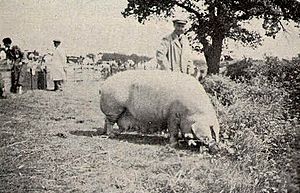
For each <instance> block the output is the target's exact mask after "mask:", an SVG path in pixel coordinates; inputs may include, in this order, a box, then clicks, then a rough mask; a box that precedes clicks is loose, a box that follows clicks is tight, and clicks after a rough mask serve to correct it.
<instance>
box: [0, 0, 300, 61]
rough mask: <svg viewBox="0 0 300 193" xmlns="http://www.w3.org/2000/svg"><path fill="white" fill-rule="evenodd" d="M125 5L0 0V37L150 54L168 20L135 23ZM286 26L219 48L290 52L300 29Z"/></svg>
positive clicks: (252, 53) (296, 47)
mask: <svg viewBox="0 0 300 193" xmlns="http://www.w3.org/2000/svg"><path fill="white" fill-rule="evenodd" d="M126 5H127V0H0V18H1V19H0V39H3V38H4V37H11V38H12V40H13V44H16V45H19V46H20V47H21V49H28V50H34V49H36V50H38V51H42V52H46V51H47V50H48V49H51V48H52V47H53V45H52V40H53V39H60V40H61V41H62V46H63V47H64V49H65V51H66V53H67V54H69V55H85V54H87V53H98V52H118V53H124V54H133V53H134V54H138V55H146V56H150V57H153V56H154V55H155V51H156V49H157V47H158V45H159V43H160V40H161V39H162V37H164V36H166V35H168V34H169V33H171V32H172V30H173V25H172V22H171V20H170V19H169V20H167V21H165V20H158V19H152V20H150V21H147V22H146V23H145V24H140V23H138V22H137V20H135V19H134V18H132V17H129V18H124V17H123V16H122V15H121V11H123V10H124V9H125V8H126ZM260 25H261V24H260V23H259V22H254V23H253V24H251V28H253V29H258V30H259V31H260V32H261V33H262V34H263V31H262V30H261V29H260V28H261V27H260ZM286 29H287V31H288V32H286V33H280V34H278V37H277V38H276V39H275V40H274V39H272V38H267V39H266V40H265V41H264V43H263V44H264V45H263V46H261V47H259V48H258V49H256V50H252V49H249V48H244V47H243V46H241V45H239V44H236V43H234V42H230V41H229V49H228V50H224V52H229V51H233V56H235V57H237V58H240V57H243V56H245V57H252V58H262V57H263V56H264V54H265V53H266V54H267V55H275V56H279V57H280V58H282V57H283V58H291V57H292V56H296V55H297V54H298V53H300V37H299V33H300V31H299V28H297V29H295V28H293V27H292V25H289V26H287V27H286ZM1 43H2V42H1ZM199 57H202V58H203V55H200V56H199Z"/></svg>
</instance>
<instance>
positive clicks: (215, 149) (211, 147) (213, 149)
mask: <svg viewBox="0 0 300 193" xmlns="http://www.w3.org/2000/svg"><path fill="white" fill-rule="evenodd" d="M208 151H209V153H210V154H216V153H218V151H219V147H218V145H217V144H215V143H214V144H212V145H209V147H208Z"/></svg>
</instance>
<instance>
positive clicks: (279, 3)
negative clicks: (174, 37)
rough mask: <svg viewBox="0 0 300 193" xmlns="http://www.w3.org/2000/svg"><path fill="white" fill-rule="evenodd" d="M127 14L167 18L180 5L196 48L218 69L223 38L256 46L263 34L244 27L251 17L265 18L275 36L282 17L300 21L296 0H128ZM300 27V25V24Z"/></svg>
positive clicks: (268, 30)
mask: <svg viewBox="0 0 300 193" xmlns="http://www.w3.org/2000/svg"><path fill="white" fill-rule="evenodd" d="M127 1H128V4H127V7H126V8H125V10H124V11H123V12H122V14H123V16H124V17H128V16H134V17H135V18H136V19H137V20H138V21H139V22H140V23H144V22H145V21H147V20H149V19H151V18H152V17H162V18H167V17H171V16H173V15H174V13H175V12H176V10H178V9H177V8H181V9H182V10H183V11H184V12H186V13H188V15H189V16H188V20H189V21H190V23H191V27H190V29H189V33H188V35H189V37H190V39H191V42H192V45H193V47H194V48H195V50H198V51H203V52H204V56H205V58H206V61H207V64H208V67H209V72H210V73H218V71H219V63H220V57H221V52H222V46H223V42H224V39H226V38H229V39H233V40H234V41H237V42H240V43H242V44H243V45H245V46H251V47H253V48H255V47H257V46H258V45H260V44H261V42H262V36H261V35H260V34H259V33H258V32H256V31H252V30H250V29H247V28H245V27H244V25H243V24H244V23H245V22H248V21H250V20H251V19H254V18H258V19H262V20H263V24H262V27H263V28H264V29H265V35H266V36H271V37H273V38H275V37H276V34H277V33H278V32H279V31H280V30H285V28H284V25H283V23H282V21H288V22H289V21H294V22H295V23H296V24H299V23H300V2H299V1H297V0H127ZM298 27H299V26H298Z"/></svg>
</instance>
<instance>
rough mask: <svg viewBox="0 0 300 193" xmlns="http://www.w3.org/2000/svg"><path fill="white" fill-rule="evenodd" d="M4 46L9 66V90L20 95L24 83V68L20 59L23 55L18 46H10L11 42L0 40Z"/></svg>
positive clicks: (7, 39) (5, 39)
mask: <svg viewBox="0 0 300 193" xmlns="http://www.w3.org/2000/svg"><path fill="white" fill-rule="evenodd" d="M2 42H3V44H4V51H5V53H6V59H7V62H8V63H7V64H9V65H11V66H12V68H11V88H10V91H11V92H12V93H19V94H22V93H23V90H22V86H23V83H24V77H25V76H24V75H25V74H24V68H23V63H22V59H23V56H24V53H23V52H22V51H21V49H20V48H19V47H18V46H16V45H15V46H12V47H11V44H12V40H11V39H10V38H9V37H7V38H4V39H3V40H2Z"/></svg>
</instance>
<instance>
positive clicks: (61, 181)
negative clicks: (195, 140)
mask: <svg viewBox="0 0 300 193" xmlns="http://www.w3.org/2000/svg"><path fill="white" fill-rule="evenodd" d="M100 84H101V81H91V80H86V81H80V82H74V81H69V82H67V84H66V88H65V91H64V92H52V91H41V90H34V91H28V92H26V93H25V94H23V95H11V96H10V97H9V98H8V99H3V100H0V139H1V141H0V165H1V168H0V192H224V190H225V192H227V190H235V191H237V190H242V189H243V187H244V186H246V187H247V189H249V187H252V186H253V187H255V184H254V182H252V181H251V179H250V177H248V176H247V172H246V171H245V172H240V171H239V170H237V169H235V168H234V164H230V162H227V161H225V160H222V158H214V157H211V156H208V155H205V154H200V153H199V152H197V151H192V150H190V149H187V148H182V149H176V150H175V149H172V148H169V147H168V146H166V143H167V139H165V138H163V137H160V136H140V135H134V134H123V135H121V136H120V137H118V138H117V139H107V138H106V137H105V136H99V135H96V129H95V128H97V127H102V126H103V122H104V116H103V114H102V113H101V111H100V108H99V94H98V88H99V86H100ZM220 181H222V182H220ZM252 183H253V185H251V184H252ZM217 184H219V185H217ZM212 187H213V188H212Z"/></svg>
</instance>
